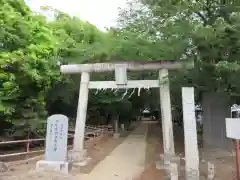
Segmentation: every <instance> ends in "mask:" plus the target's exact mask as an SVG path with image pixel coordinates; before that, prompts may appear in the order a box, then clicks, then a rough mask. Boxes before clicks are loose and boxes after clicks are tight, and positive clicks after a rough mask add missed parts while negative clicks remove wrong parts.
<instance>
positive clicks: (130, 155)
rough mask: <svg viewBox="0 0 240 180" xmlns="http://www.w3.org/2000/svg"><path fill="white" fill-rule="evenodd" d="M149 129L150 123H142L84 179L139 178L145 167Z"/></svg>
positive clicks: (119, 179)
mask: <svg viewBox="0 0 240 180" xmlns="http://www.w3.org/2000/svg"><path fill="white" fill-rule="evenodd" d="M147 131H148V124H146V123H141V124H140V125H139V126H138V127H137V128H136V129H135V130H134V131H133V132H132V133H131V134H130V135H129V136H128V137H127V138H126V139H125V140H124V141H123V143H122V144H120V145H119V146H118V147H116V148H115V149H114V150H113V151H112V153H111V154H109V155H108V156H107V157H106V158H105V159H104V160H103V161H101V162H100V163H99V164H98V165H97V166H96V167H95V168H94V169H93V170H92V172H90V174H88V175H85V176H84V179H85V180H95V179H111V180H132V179H136V178H138V177H139V176H140V174H141V173H142V172H143V171H144V169H145V157H146V148H147V142H146V137H147ZM80 176H81V175H80ZM76 179H78V177H76Z"/></svg>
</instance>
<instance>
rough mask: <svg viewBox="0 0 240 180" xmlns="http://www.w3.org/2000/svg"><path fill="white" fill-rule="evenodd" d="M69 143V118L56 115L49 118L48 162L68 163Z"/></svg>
mask: <svg viewBox="0 0 240 180" xmlns="http://www.w3.org/2000/svg"><path fill="white" fill-rule="evenodd" d="M67 142H68V117H66V116H64V115H61V114H55V115H52V116H50V117H48V120H47V136H46V147H45V160H46V161H66V160H67Z"/></svg>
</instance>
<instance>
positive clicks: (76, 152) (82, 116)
mask: <svg viewBox="0 0 240 180" xmlns="http://www.w3.org/2000/svg"><path fill="white" fill-rule="evenodd" d="M89 80H90V75H89V73H87V72H83V73H82V75H81V83H80V90H79V98H78V109H77V120H76V125H75V134H74V143H73V154H72V155H73V157H72V159H73V161H77V162H78V161H82V160H83V159H84V156H85V150H84V133H85V123H86V115H87V105H88V91H89V89H88V84H89Z"/></svg>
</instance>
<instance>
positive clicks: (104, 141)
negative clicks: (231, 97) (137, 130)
mask: <svg viewBox="0 0 240 180" xmlns="http://www.w3.org/2000/svg"><path fill="white" fill-rule="evenodd" d="M174 130H175V131H174V137H175V151H176V154H177V155H178V156H180V157H181V158H183V159H181V167H180V169H181V171H180V174H179V175H180V178H179V180H185V177H184V176H185V175H184V174H185V170H184V136H183V130H182V128H180V127H175V128H174ZM125 138H126V137H122V138H116V139H115V138H113V137H109V136H104V137H102V138H101V139H99V140H96V141H95V142H94V141H92V142H91V143H90V145H89V146H88V155H89V156H90V157H91V160H90V161H89V163H88V164H87V165H86V166H85V167H81V168H74V169H73V170H72V171H71V173H70V175H69V176H68V177H64V176H62V175H61V176H60V175H59V174H57V173H53V172H49V173H47V172H46V173H44V174H43V173H36V172H34V169H35V164H36V161H37V160H39V159H41V158H42V157H39V158H37V159H35V160H32V161H29V163H28V164H21V165H17V164H16V162H14V163H10V164H11V166H10V167H9V172H6V173H1V174H0V180H30V179H31V180H33V179H37V180H41V179H42V180H62V179H70V178H71V177H72V176H75V175H77V174H79V173H83V174H88V173H90V172H91V171H92V170H93V168H94V167H95V166H96V165H97V164H98V163H99V162H100V161H102V160H103V159H104V158H105V157H106V156H107V155H108V154H110V153H111V152H112V151H113V150H114V149H115V148H116V147H117V146H118V145H119V144H121V143H122V142H123V140H124V139H125ZM199 151H200V175H201V178H200V180H205V179H206V176H207V161H211V162H212V163H214V164H215V172H216V173H215V174H216V178H215V180H236V177H235V174H236V173H235V160H234V154H231V153H225V152H222V151H221V150H216V151H209V150H208V151H207V150H206V149H199ZM161 153H163V145H162V130H161V128H160V126H157V125H156V124H149V127H148V133H147V148H146V160H145V170H144V171H143V172H142V173H141V175H140V176H139V178H137V179H135V180H163V176H164V174H165V172H164V171H163V170H158V169H156V161H158V160H159V159H160V156H159V155H160V154H161ZM23 172H25V173H23ZM71 179H72V178H71ZM73 179H74V178H73ZM83 179H84V178H83Z"/></svg>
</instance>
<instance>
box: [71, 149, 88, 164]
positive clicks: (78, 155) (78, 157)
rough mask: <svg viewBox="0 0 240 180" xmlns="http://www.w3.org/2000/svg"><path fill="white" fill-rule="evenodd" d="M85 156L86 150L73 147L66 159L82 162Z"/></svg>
mask: <svg viewBox="0 0 240 180" xmlns="http://www.w3.org/2000/svg"><path fill="white" fill-rule="evenodd" d="M86 158H87V150H86V149H83V150H75V149H73V150H72V151H70V152H69V153H68V161H70V162H74V163H75V162H77V163H79V162H83V161H85V159H86Z"/></svg>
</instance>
